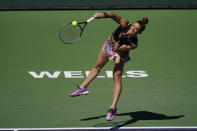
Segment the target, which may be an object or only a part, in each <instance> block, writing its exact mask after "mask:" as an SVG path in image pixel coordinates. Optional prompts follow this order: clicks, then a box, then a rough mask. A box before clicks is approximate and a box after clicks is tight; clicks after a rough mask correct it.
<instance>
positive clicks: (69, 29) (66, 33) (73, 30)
mask: <svg viewBox="0 0 197 131" xmlns="http://www.w3.org/2000/svg"><path fill="white" fill-rule="evenodd" d="M80 34H81V29H80V28H79V27H78V26H73V25H72V24H67V25H64V26H63V27H62V28H61V30H60V32H59V36H60V38H61V40H62V41H63V42H65V43H68V44H71V43H74V42H75V41H77V40H78V39H79V38H80Z"/></svg>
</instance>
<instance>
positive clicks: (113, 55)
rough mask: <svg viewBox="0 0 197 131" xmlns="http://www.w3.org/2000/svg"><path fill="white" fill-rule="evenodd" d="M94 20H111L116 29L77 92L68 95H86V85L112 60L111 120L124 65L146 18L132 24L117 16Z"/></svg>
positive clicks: (134, 46) (115, 112) (112, 15)
mask: <svg viewBox="0 0 197 131" xmlns="http://www.w3.org/2000/svg"><path fill="white" fill-rule="evenodd" d="M93 16H94V17H95V18H97V19H99V18H111V19H113V20H114V21H115V22H117V23H118V24H119V26H118V28H117V29H115V31H114V32H113V33H112V35H110V36H109V38H108V40H107V41H106V42H105V43H104V45H103V47H102V48H101V50H100V52H99V54H98V58H97V61H96V63H95V65H94V67H93V68H92V70H91V72H90V73H89V75H88V76H87V78H86V79H85V80H84V82H83V83H82V84H81V85H79V86H78V87H77V90H76V91H74V92H73V93H71V94H70V96H71V97H74V96H80V95H86V94H88V93H89V91H88V90H87V87H88V85H89V84H90V83H91V81H92V80H93V79H94V78H96V76H97V75H98V74H99V72H100V70H101V69H102V68H103V66H104V65H105V64H106V63H107V62H108V61H109V60H110V59H113V62H114V67H113V80H114V90H113V101H112V104H111V106H110V108H109V110H108V114H107V116H106V120H108V121H110V120H113V119H114V118H115V116H116V114H117V108H116V105H117V103H118V100H119V97H120V94H121V90H122V73H123V68H124V64H125V63H126V62H127V61H129V60H130V57H129V51H130V50H133V49H136V48H137V45H138V38H137V35H139V34H141V33H142V32H143V31H144V29H145V27H146V26H145V25H146V24H148V18H147V17H144V18H143V19H142V20H138V21H136V22H134V23H133V24H129V21H128V20H127V19H124V18H122V17H120V16H118V15H117V14H114V13H111V12H107V13H100V12H98V13H95V14H94V15H93Z"/></svg>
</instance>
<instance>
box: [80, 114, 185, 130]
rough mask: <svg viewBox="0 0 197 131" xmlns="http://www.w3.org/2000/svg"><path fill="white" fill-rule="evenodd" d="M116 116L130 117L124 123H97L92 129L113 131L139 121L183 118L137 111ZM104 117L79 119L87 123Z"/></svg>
mask: <svg viewBox="0 0 197 131" xmlns="http://www.w3.org/2000/svg"><path fill="white" fill-rule="evenodd" d="M117 116H130V117H131V119H129V120H126V121H120V122H113V121H111V122H105V123H99V124H96V125H94V127H107V126H110V127H112V128H111V129H112V130H113V129H114V130H115V129H118V128H120V127H123V126H126V125H128V124H132V123H135V122H137V121H139V120H173V119H179V118H181V117H184V116H183V115H179V116H167V115H164V114H158V113H153V112H148V111H137V112H128V113H120V114H117ZM104 117H106V115H102V116H96V117H90V118H85V119H81V121H88V120H94V119H99V118H104Z"/></svg>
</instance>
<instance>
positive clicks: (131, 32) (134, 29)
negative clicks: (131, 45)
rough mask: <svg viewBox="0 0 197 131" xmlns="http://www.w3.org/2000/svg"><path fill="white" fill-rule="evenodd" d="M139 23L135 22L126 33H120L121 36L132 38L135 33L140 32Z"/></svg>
mask: <svg viewBox="0 0 197 131" xmlns="http://www.w3.org/2000/svg"><path fill="white" fill-rule="evenodd" d="M140 30H141V25H140V24H139V23H138V22H135V23H134V24H133V25H132V26H131V27H130V29H129V30H128V31H127V32H126V33H122V36H123V37H127V38H132V37H135V36H136V35H137V34H140Z"/></svg>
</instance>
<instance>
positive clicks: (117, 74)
mask: <svg viewBox="0 0 197 131" xmlns="http://www.w3.org/2000/svg"><path fill="white" fill-rule="evenodd" d="M113 78H114V82H120V81H121V80H122V75H121V73H114V75H113Z"/></svg>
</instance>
